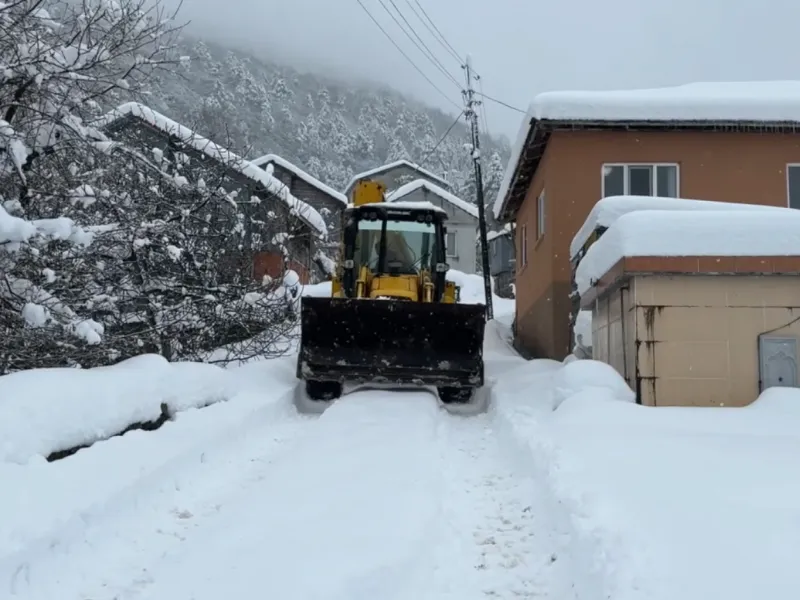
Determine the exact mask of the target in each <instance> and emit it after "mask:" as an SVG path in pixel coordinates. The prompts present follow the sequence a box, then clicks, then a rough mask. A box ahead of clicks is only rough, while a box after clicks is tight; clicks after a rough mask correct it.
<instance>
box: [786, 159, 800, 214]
mask: <svg viewBox="0 0 800 600" xmlns="http://www.w3.org/2000/svg"><path fill="white" fill-rule="evenodd" d="M786 185H787V194H788V198H787V199H786V204H787V205H788V206H789V208H800V164H797V165H787V166H786Z"/></svg>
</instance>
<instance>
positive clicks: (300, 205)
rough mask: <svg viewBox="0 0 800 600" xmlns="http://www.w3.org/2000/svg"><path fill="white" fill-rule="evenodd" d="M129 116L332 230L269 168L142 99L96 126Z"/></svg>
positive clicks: (307, 219)
mask: <svg viewBox="0 0 800 600" xmlns="http://www.w3.org/2000/svg"><path fill="white" fill-rule="evenodd" d="M126 116H133V117H136V118H138V119H141V120H142V121H144V122H145V123H147V124H149V125H151V126H152V127H155V128H156V129H158V130H160V131H163V132H164V133H167V134H169V135H173V136H175V137H177V138H179V139H180V140H181V142H182V143H184V144H187V145H189V146H191V147H193V148H194V149H195V150H198V151H200V152H202V153H203V154H205V155H206V156H209V157H210V158H213V159H215V160H217V161H219V162H220V163H222V164H223V165H224V166H226V167H229V168H231V169H233V170H235V171H237V172H239V173H240V174H242V175H244V176H245V177H247V178H248V179H250V180H252V181H254V182H256V183H259V184H261V185H262V186H263V187H264V189H265V190H266V191H267V192H269V193H270V194H273V195H274V196H276V197H277V198H279V199H280V200H282V201H283V202H284V204H286V206H287V207H288V208H289V209H290V211H291V213H292V214H293V215H294V216H296V217H297V218H299V219H300V220H302V221H303V222H305V223H306V224H307V225H308V226H309V227H310V228H311V229H313V230H315V231H316V232H317V233H318V234H320V235H321V236H326V235H327V231H328V230H327V227H326V225H325V221H324V220H323V218H322V216H321V215H320V214H319V213H318V212H317V211H316V210H315V209H314V208H313V207H312V206H310V205H309V204H307V203H305V202H303V201H302V200H299V199H297V198H295V197H294V196H293V195H292V194H291V193H290V192H289V188H287V187H286V186H285V185H284V184H283V183H282V182H281V181H280V180H278V179H276V178H275V177H273V176H272V175H269V174H267V173H266V171H264V170H263V169H261V168H259V167H257V166H256V165H254V164H253V163H252V162H250V161H248V160H246V159H244V158H242V157H241V156H239V155H238V154H235V153H233V152H231V151H230V150H227V149H226V148H223V147H222V146H219V145H217V144H215V143H214V142H212V141H211V140H209V139H207V138H204V137H202V136H201V135H199V134H197V133H195V132H194V131H193V130H191V129H189V128H188V127H186V126H184V125H181V124H180V123H177V122H176V121H173V120H172V119H170V118H169V117H165V116H164V115H162V114H161V113H159V112H156V111H154V110H153V109H152V108H150V107H148V106H145V105H144V104H140V103H138V102H129V103H127V104H123V105H121V106H119V107H117V108H115V109H114V110H112V111H110V112H109V113H107V114H106V115H104V116H103V117H101V118H100V119H99V120H98V121H97V122H95V123H93V125H95V126H96V127H99V128H103V127H107V126H108V125H110V124H112V123H113V122H115V121H117V120H119V119H121V118H123V117H126Z"/></svg>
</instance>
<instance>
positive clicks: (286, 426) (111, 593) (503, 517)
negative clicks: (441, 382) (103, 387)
mask: <svg viewBox="0 0 800 600" xmlns="http://www.w3.org/2000/svg"><path fill="white" fill-rule="evenodd" d="M487 333H488V332H487ZM498 343H499V344H500V346H502V341H499V342H498ZM508 359H509V356H505V357H503V356H501V355H498V356H497V361H495V363H491V362H490V363H489V364H488V365H487V374H489V375H490V376H491V371H492V369H493V368H494V370H495V371H497V372H499V371H502V370H503V368H508V366H509V364H510V363H509V362H508ZM493 364H494V366H493ZM231 405H232V406H230V407H226V408H227V409H229V410H234V406H233V403H231ZM255 406H257V405H256V404H254V408H253V409H252V410H251V411H250V412H248V411H246V410H243V409H242V408H241V407H240V408H238V409H236V410H240V411H241V415H240V417H239V421H240V424H239V427H241V430H240V434H239V435H237V434H236V429H235V427H236V426H235V425H234V426H231V427H229V429H228V431H227V432H226V433H225V435H222V434H220V435H218V436H216V437H213V438H210V439H208V440H206V442H205V443H204V447H203V448H202V449H201V448H195V450H194V452H195V455H196V459H195V460H192V461H190V462H189V463H185V464H183V463H181V464H179V463H175V462H174V461H173V462H172V463H170V464H168V465H165V466H164V467H163V468H161V469H158V470H156V471H155V472H153V473H151V474H150V475H149V476H148V477H147V478H145V479H143V480H141V481H139V482H138V483H137V485H136V486H135V487H134V486H132V489H131V490H129V491H128V492H127V495H126V494H125V493H123V494H121V495H119V497H118V498H116V500H115V501H114V502H110V503H108V505H107V506H105V507H104V510H101V511H99V512H93V513H91V515H90V516H91V518H86V519H85V521H84V523H83V525H85V527H83V528H82V527H80V526H79V525H75V527H74V531H73V535H72V536H71V537H70V536H62V537H61V538H60V543H57V544H56V545H55V546H53V545H52V540H51V544H50V547H49V549H48V550H47V551H46V552H44V553H42V552H41V550H42V549H41V548H40V549H39V550H40V551H38V552H37V551H36V550H35V549H32V548H31V549H29V558H28V559H26V558H25V557H24V553H21V554H18V555H16V556H14V557H11V560H10V562H9V561H7V562H6V565H5V567H6V570H7V571H8V572H9V573H10V574H11V571H12V570H13V574H11V575H12V576H11V577H10V590H9V591H10V592H11V594H12V597H14V598H24V599H26V600H44V599H46V598H48V599H49V598H53V597H55V596H58V597H59V598H60V599H61V600H73V599H74V600H84V599H86V598H92V600H112V599H113V600H134V599H136V600H162V599H163V600H181V599H186V600H211V599H219V598H224V597H235V598H239V599H248V598H265V597H267V598H269V597H276V598H278V597H279V598H283V599H286V600H292V599H297V600H300V599H304V600H306V599H308V600H312V599H317V598H319V599H322V598H325V599H326V600H345V599H347V600H358V599H361V598H363V599H365V600H366V599H370V600H372V599H374V598H377V597H379V598H397V599H398V600H399V599H401V598H412V597H413V598H418V599H426V598H430V599H434V598H436V599H437V600H442V599H447V598H453V599H455V598H459V599H465V598H467V599H468V598H486V597H498V598H504V597H509V598H510V597H514V598H533V597H537V598H543V597H544V598H548V597H549V598H559V599H566V600H568V599H569V598H571V597H573V596H571V595H570V580H569V569H568V567H569V564H568V562H567V561H566V560H563V559H562V560H559V558H558V557H559V543H560V542H559V540H560V539H561V538H560V537H559V536H558V532H557V531H554V530H553V525H552V523H550V522H549V520H548V519H547V518H546V517H545V515H546V507H545V506H544V504H543V502H542V500H541V498H539V493H540V492H539V490H538V488H537V486H536V485H535V482H534V481H533V480H532V479H531V477H530V476H529V474H528V473H526V472H525V469H524V465H523V464H522V463H520V464H517V463H516V462H515V460H514V456H513V451H512V449H511V448H510V447H509V448H506V446H505V445H504V444H503V443H502V440H501V436H498V435H497V432H496V431H495V429H494V420H495V418H496V416H495V415H494V414H492V413H490V414H485V415H480V416H478V417H471V418H465V417H457V416H453V415H449V414H447V413H446V412H444V411H442V410H441V409H440V408H439V407H438V406H437V403H436V401H435V398H434V397H433V396H432V395H430V394H428V393H424V392H388V391H377V390H365V391H360V392H356V393H354V394H352V395H349V396H347V397H346V398H344V399H343V400H341V401H340V402H338V403H336V404H334V405H333V406H332V407H331V408H329V409H328V410H327V411H326V412H325V413H324V414H322V415H320V416H314V417H308V416H300V415H298V414H296V413H295V412H293V411H292V410H291V409H290V408H289V407H290V406H291V400H290V397H289V395H286V394H284V396H282V397H281V398H280V399H279V400H278V401H277V402H274V403H272V404H270V405H268V406H267V407H260V408H255ZM202 412H203V411H198V414H201V413H202ZM179 426H180V420H179V421H178V422H177V423H176V424H175V425H174V427H179ZM165 431H166V430H165ZM149 435H151V436H152V438H153V439H155V438H156V437H158V436H159V435H161V432H155V433H154V434H149ZM142 441H144V439H143V440H142ZM64 540H67V541H68V543H65V542H64ZM13 561H16V563H14V562H13ZM2 570H3V565H2V564H0V572H2Z"/></svg>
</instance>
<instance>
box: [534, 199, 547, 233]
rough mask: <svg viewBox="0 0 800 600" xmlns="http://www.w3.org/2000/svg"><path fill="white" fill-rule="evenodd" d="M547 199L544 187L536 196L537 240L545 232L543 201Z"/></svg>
mask: <svg viewBox="0 0 800 600" xmlns="http://www.w3.org/2000/svg"><path fill="white" fill-rule="evenodd" d="M546 200H547V196H546V195H545V193H544V188H542V191H541V192H540V193H539V195H538V196H537V197H536V239H537V241H538V240H540V239H542V238H543V237H544V232H545V225H546V222H545V211H546V207H545V201H546Z"/></svg>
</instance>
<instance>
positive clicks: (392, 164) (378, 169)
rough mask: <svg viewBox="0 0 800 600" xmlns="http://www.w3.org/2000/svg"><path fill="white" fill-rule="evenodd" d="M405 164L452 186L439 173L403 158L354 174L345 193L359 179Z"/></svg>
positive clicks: (447, 185)
mask: <svg viewBox="0 0 800 600" xmlns="http://www.w3.org/2000/svg"><path fill="white" fill-rule="evenodd" d="M403 166H405V167H409V168H411V169H414V170H415V171H417V172H419V173H421V174H422V175H425V177H430V178H431V179H435V180H436V181H438V182H439V183H441V184H442V185H444V186H446V187H450V184H448V183H447V181H445V180H444V179H443V178H441V177H439V176H438V175H434V174H433V173H431V172H430V171H428V170H427V169H425V168H423V167H421V166H419V165H418V164H416V163H412V162H411V161H409V160H406V159H404V158H403V159H400V160H396V161H394V162H390V163H388V164H385V165H382V166H380V167H375V168H374V169H370V170H369V171H364V172H363V173H358V174H356V175H354V176H353V178H352V179H351V180H350V182H349V183H348V184H347V187H345V188H344V193H345V194H347V193H349V192H350V190H351V189H352V188H353V186H354V185H355V184H356V183H357V182H358V180H359V179H366V178H368V177H373V176H374V175H379V174H380V173H385V172H386V171H391V170H392V169H396V168H397V167H403Z"/></svg>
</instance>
